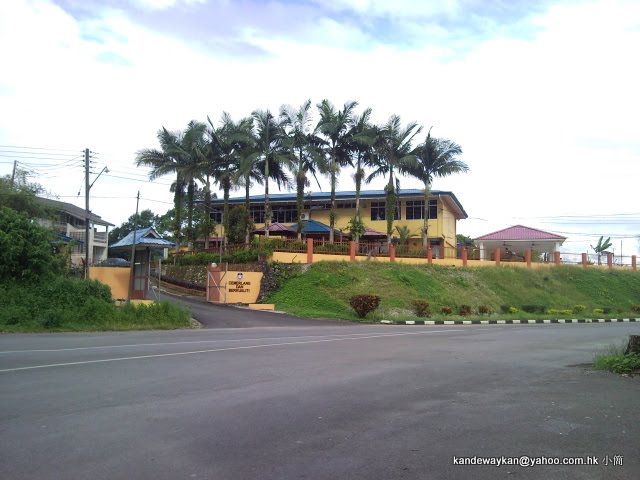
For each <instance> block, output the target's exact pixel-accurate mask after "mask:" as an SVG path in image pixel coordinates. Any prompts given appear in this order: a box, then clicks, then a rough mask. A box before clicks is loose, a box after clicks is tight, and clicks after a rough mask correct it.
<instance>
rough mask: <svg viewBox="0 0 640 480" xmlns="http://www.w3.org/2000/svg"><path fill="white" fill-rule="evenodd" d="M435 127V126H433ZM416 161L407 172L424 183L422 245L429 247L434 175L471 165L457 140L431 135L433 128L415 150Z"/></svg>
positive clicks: (460, 169) (455, 171)
mask: <svg viewBox="0 0 640 480" xmlns="http://www.w3.org/2000/svg"><path fill="white" fill-rule="evenodd" d="M432 128H433V127H432ZM414 154H415V157H416V161H415V163H414V164H413V165H412V166H411V168H410V169H409V170H408V171H407V173H408V174H409V175H411V176H413V177H415V178H417V179H419V180H421V181H422V182H423V183H424V215H423V217H424V226H423V229H422V245H423V247H424V248H427V243H428V228H429V223H428V222H429V196H430V195H431V184H432V182H433V178H434V177H447V176H449V175H452V174H454V173H460V172H466V171H468V170H469V167H468V166H467V164H466V163H464V162H463V161H462V160H459V159H458V158H457V157H458V155H461V154H462V148H461V147H460V145H458V144H457V143H455V142H452V141H451V140H447V139H445V138H434V137H432V136H431V128H430V129H429V132H428V133H427V138H426V140H425V141H424V143H422V144H420V145H419V146H418V147H417V148H416V149H415V151H414Z"/></svg>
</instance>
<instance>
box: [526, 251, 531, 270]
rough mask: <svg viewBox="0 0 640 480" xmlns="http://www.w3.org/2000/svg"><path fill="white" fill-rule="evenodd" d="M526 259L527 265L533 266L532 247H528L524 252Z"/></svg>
mask: <svg viewBox="0 0 640 480" xmlns="http://www.w3.org/2000/svg"><path fill="white" fill-rule="evenodd" d="M524 260H525V261H526V262H527V267H528V268H531V249H530V248H527V250H526V251H525V252H524Z"/></svg>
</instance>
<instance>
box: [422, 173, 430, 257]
mask: <svg viewBox="0 0 640 480" xmlns="http://www.w3.org/2000/svg"><path fill="white" fill-rule="evenodd" d="M430 196H431V184H430V183H429V181H426V182H424V215H423V217H424V227H423V229H422V247H423V248H424V249H425V250H426V248H427V245H428V244H429V213H430V211H431V209H430V208H429V197H430Z"/></svg>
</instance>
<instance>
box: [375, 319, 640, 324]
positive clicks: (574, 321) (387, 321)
mask: <svg viewBox="0 0 640 480" xmlns="http://www.w3.org/2000/svg"><path fill="white" fill-rule="evenodd" d="M623 322H640V320H638V319H636V318H581V319H577V318H572V319H564V318H553V319H548V320H380V323H382V324H384V325H528V324H532V323H535V324H537V323H545V324H547V323H548V324H550V323H623Z"/></svg>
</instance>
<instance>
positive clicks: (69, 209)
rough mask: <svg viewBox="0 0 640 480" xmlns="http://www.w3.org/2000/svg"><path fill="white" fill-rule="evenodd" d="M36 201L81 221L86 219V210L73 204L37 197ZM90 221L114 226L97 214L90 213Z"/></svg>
mask: <svg viewBox="0 0 640 480" xmlns="http://www.w3.org/2000/svg"><path fill="white" fill-rule="evenodd" d="M36 199H37V200H38V202H40V203H42V204H43V205H45V206H47V207H50V208H54V209H55V210H59V211H62V212H66V213H68V214H69V215H73V216H74V217H77V218H81V219H84V218H85V210H84V208H80V207H78V206H76V205H73V204H71V203H66V202H60V201H58V200H53V199H51V198H44V197H36ZM89 221H90V222H92V223H95V224H98V225H103V226H109V227H113V226H114V225H113V223H110V222H107V221H106V220H103V219H102V217H101V216H100V215H96V214H95V213H91V212H89Z"/></svg>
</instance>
